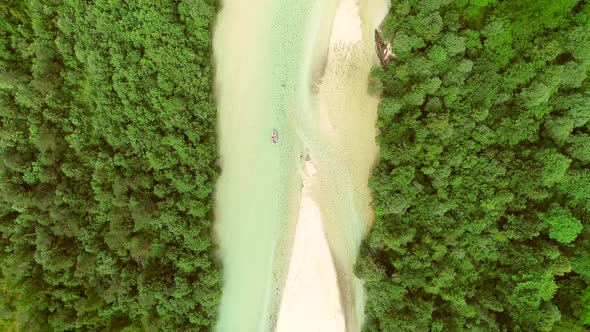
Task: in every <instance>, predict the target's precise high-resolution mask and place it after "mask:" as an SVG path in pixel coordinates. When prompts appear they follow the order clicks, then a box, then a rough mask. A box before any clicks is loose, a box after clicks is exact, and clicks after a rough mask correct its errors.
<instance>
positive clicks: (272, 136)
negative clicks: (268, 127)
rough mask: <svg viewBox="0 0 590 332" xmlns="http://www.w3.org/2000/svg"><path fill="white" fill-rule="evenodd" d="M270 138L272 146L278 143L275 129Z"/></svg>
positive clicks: (277, 134)
mask: <svg viewBox="0 0 590 332" xmlns="http://www.w3.org/2000/svg"><path fill="white" fill-rule="evenodd" d="M270 138H271V139H272V144H277V143H278V142H279V133H278V132H277V130H276V129H273V130H272V134H271V136H270Z"/></svg>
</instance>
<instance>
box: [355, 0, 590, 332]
mask: <svg viewBox="0 0 590 332" xmlns="http://www.w3.org/2000/svg"><path fill="white" fill-rule="evenodd" d="M382 28H383V35H384V37H385V38H386V39H389V40H391V41H392V48H393V51H394V52H395V53H396V55H397V59H396V60H395V61H394V62H392V63H391V64H390V65H389V66H388V67H387V68H386V69H376V70H374V71H373V73H372V76H373V77H372V87H373V88H375V87H379V88H381V90H382V94H383V96H384V99H383V101H382V102H381V104H380V106H379V110H378V112H379V120H378V126H379V129H380V134H379V136H378V137H377V142H378V144H379V145H380V148H381V156H380V161H379V163H378V165H377V166H376V168H375V170H374V174H373V176H372V178H371V181H370V186H371V187H372V190H373V198H374V204H375V210H376V215H377V219H376V223H375V226H374V227H373V229H372V231H371V233H370V235H369V236H368V238H367V239H366V240H365V242H364V244H363V248H362V252H361V255H360V258H359V260H358V262H357V265H356V273H357V275H358V276H359V277H361V278H362V279H364V281H365V288H366V294H367V305H366V315H367V324H366V326H365V329H366V330H367V331H429V330H430V331H552V330H554V331H582V330H584V329H585V327H584V326H585V325H584V324H590V321H589V318H588V317H590V310H589V308H590V307H589V305H588V303H590V300H589V298H590V297H589V295H588V294H589V293H588V292H590V288H589V285H590V255H588V252H590V189H589V188H590V167H589V166H590V165H589V161H590V159H589V153H590V149H589V147H590V145H589V143H588V135H589V134H590V89H589V88H590V78H589V77H588V74H589V70H590V52H589V51H588V50H589V48H588V45H590V4H588V3H587V2H586V1H582V0H579V1H578V0H560V1H552V0H541V1H525V0H511V1H497V0H437V1H417V0H396V1H393V3H392V13H391V14H390V16H389V17H388V18H387V19H386V21H385V22H384V24H383V25H382ZM375 80H379V81H380V83H375ZM586 328H587V326H586Z"/></svg>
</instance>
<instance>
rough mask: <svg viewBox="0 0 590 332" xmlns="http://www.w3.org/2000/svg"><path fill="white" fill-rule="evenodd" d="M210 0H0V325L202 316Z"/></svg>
mask: <svg viewBox="0 0 590 332" xmlns="http://www.w3.org/2000/svg"><path fill="white" fill-rule="evenodd" d="M215 11H216V2H215V0H178V1H170V0H149V1H148V0H138V1H120V0H109V1H107V0H104V1H103V0H101V1H83V0H63V1H51V0H27V1H10V2H6V1H4V2H1V3H0V135H1V139H0V156H1V157H0V159H1V160H2V161H1V162H0V247H1V248H2V250H1V251H0V260H1V264H0V265H1V266H0V267H1V274H2V279H1V280H0V281H1V282H0V329H1V330H3V331H4V330H10V329H11V328H15V325H14V322H15V321H16V322H18V326H19V330H22V331H50V330H53V331H66V330H67V331H73V330H78V331H109V330H117V331H119V330H125V331H136V330H142V331H145V330H162V331H202V330H206V329H208V328H209V327H210V326H211V325H212V321H213V319H214V315H215V311H216V307H217V304H218V302H219V295H220V290H219V287H220V282H219V277H220V275H219V271H218V267H217V265H216V263H215V261H214V256H213V252H212V243H211V236H210V229H211V224H212V221H211V220H212V193H213V186H214V183H215V180H216V177H217V173H218V170H217V168H216V166H215V160H216V145H215V144H216V142H215V132H214V130H215V109H214V105H213V101H212V96H211V76H212V75H211V68H210V66H209V63H210V49H211V40H210V27H209V25H210V22H211V21H212V19H213V17H214V15H215Z"/></svg>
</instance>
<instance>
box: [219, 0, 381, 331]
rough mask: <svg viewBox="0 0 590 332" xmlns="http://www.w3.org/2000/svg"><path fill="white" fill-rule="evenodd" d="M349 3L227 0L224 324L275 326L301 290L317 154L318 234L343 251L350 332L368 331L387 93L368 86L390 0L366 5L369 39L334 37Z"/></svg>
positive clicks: (339, 260) (341, 273)
mask: <svg viewBox="0 0 590 332" xmlns="http://www.w3.org/2000/svg"><path fill="white" fill-rule="evenodd" d="M342 1H343V2H344V1H347V0H342ZM353 4H354V2H353ZM341 7H342V4H341V3H340V1H338V0H326V1H312V0H275V1H271V0H249V1H245V0H226V1H225V2H223V4H222V8H221V11H220V12H219V14H218V18H217V23H216V27H215V30H214V54H215V58H214V60H215V66H216V80H215V81H216V83H215V84H216V99H217V107H218V134H219V144H220V151H219V153H220V156H221V158H220V166H221V170H222V172H221V176H220V179H219V181H218V185H217V192H216V208H215V215H216V223H215V235H216V240H217V243H218V246H219V256H220V257H221V260H222V263H223V268H224V274H223V278H224V280H223V296H222V300H221V305H220V311H219V317H218V323H217V325H216V330H217V331H270V330H272V329H273V328H274V327H275V325H276V323H277V315H278V312H279V308H280V307H281V306H283V305H285V304H284V302H285V301H282V302H283V303H281V299H282V294H283V291H285V292H287V291H288V290H289V287H290V286H289V284H288V283H286V280H288V277H289V276H288V273H290V272H289V271H290V269H291V268H290V267H289V259H290V258H291V257H292V253H291V249H292V245H293V243H294V241H296V240H297V238H296V232H295V228H296V226H297V224H298V217H299V216H300V211H301V209H300V207H301V203H302V201H303V199H304V198H305V197H304V196H305V195H304V196H302V190H301V188H302V177H303V176H305V174H304V173H305V172H304V164H305V161H306V159H307V161H310V162H312V163H313V164H314V165H315V168H316V169H317V171H316V172H315V175H314V176H313V179H311V180H310V181H311V182H310V183H311V185H312V189H311V190H309V191H307V190H306V192H309V195H308V196H309V198H311V199H312V200H313V201H314V203H315V204H316V205H317V207H318V208H319V211H320V212H319V213H320V214H321V221H320V222H321V223H322V227H320V228H314V229H319V231H320V232H321V231H322V229H323V231H324V232H325V236H324V234H322V236H318V237H317V239H318V240H317V241H326V243H327V244H328V245H326V246H325V248H327V249H326V251H329V252H328V254H327V256H328V257H330V258H333V264H332V266H333V268H334V272H335V275H336V276H337V281H336V279H334V282H337V285H336V287H337V288H338V289H340V293H339V301H338V302H339V303H340V305H341V307H342V311H343V313H344V317H345V320H346V330H349V331H356V330H358V329H360V324H361V323H362V285H361V284H360V281H358V280H356V278H355V277H354V276H353V274H352V264H353V262H354V259H355V258H356V253H357V251H358V245H359V243H360V239H361V238H362V236H363V235H364V234H365V232H366V231H367V229H368V225H369V224H370V222H371V220H372V214H371V213H372V212H371V209H370V206H369V203H370V194H369V190H368V188H367V181H368V176H369V173H370V169H371V167H372V165H373V163H374V160H375V158H376V154H377V148H376V145H375V142H374V137H375V135H376V132H375V119H376V106H377V102H378V99H377V98H376V97H374V96H370V95H369V94H368V93H367V92H366V91H367V76H368V72H369V70H370V68H371V66H372V65H374V64H375V60H376V59H375V57H374V55H373V54H374V52H373V44H372V37H373V35H372V29H373V27H374V26H376V24H377V23H378V21H379V20H380V18H379V16H381V18H382V17H383V15H384V14H385V12H386V11H387V5H386V2H384V1H361V2H360V5H359V6H358V8H357V12H358V14H357V16H358V17H359V21H358V23H355V24H358V25H359V26H360V30H361V35H360V36H362V38H360V37H359V38H357V39H355V40H351V41H350V40H349V41H345V42H343V41H339V42H334V33H335V32H334V29H333V27H334V25H338V24H346V22H341V23H338V15H337V13H338V12H339V8H341ZM376 22H377V23H376ZM273 129H276V130H277V131H278V133H279V143H278V144H277V145H274V144H272V142H271V131H272V130H273ZM322 239H323V240H322ZM295 254H296V253H293V256H294V255H295ZM304 262H305V260H304ZM311 268H312V267H311V266H310V269H311ZM285 288H287V289H285ZM286 297H287V296H285V298H286ZM283 300H285V299H283ZM312 300H313V299H311V298H310V301H312Z"/></svg>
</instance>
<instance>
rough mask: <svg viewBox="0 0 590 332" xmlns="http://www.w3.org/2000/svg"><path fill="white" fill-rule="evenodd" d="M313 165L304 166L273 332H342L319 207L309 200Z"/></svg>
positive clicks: (340, 312) (335, 278) (338, 295)
mask: <svg viewBox="0 0 590 332" xmlns="http://www.w3.org/2000/svg"><path fill="white" fill-rule="evenodd" d="M315 173H316V169H315V166H314V165H313V162H311V161H306V162H305V170H304V174H303V191H302V198H301V206H300V210H299V218H298V220H297V226H296V228H295V240H294V242H293V250H292V254H291V261H290V264H289V274H288V277H287V281H286V283H285V288H284V292H283V299H282V303H281V307H280V311H279V316H278V321H277V326H276V331H278V332H300V331H344V329H345V326H344V324H345V322H344V321H345V319H344V313H343V312H342V307H341V305H340V292H339V289H338V283H337V277H336V270H335V268H334V263H333V261H332V254H331V253H330V247H329V246H328V242H327V240H326V236H325V233H324V227H323V223H322V219H321V214H320V210H319V207H318V206H317V204H316V203H315V202H314V201H313V199H312V198H311V191H312V190H313V177H314V175H315Z"/></svg>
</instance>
